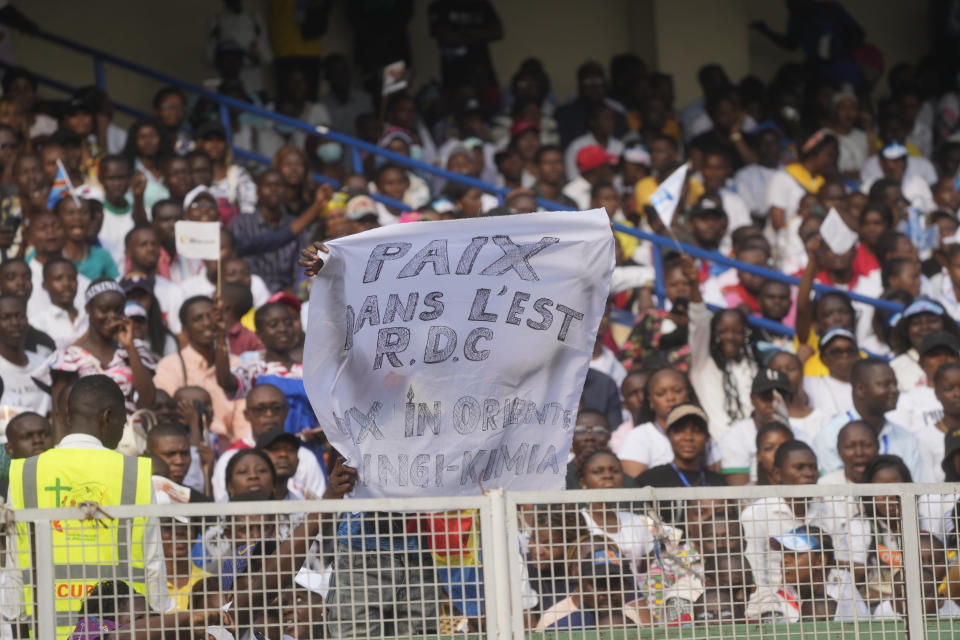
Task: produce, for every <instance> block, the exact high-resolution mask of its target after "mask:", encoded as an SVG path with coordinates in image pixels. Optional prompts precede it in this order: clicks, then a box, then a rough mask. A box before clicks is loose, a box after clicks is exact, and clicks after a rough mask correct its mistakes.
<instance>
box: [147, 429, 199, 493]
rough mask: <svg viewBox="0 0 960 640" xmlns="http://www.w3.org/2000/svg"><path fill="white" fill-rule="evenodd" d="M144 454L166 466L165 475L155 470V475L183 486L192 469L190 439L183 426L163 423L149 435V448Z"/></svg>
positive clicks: (151, 430)
mask: <svg viewBox="0 0 960 640" xmlns="http://www.w3.org/2000/svg"><path fill="white" fill-rule="evenodd" d="M144 454H145V455H147V456H148V457H152V458H159V459H160V460H162V461H163V464H164V465H166V468H165V469H164V470H163V471H164V472H165V473H159V472H158V471H157V470H156V469H155V470H154V475H162V476H163V477H164V478H167V479H169V480H172V481H173V482H175V483H177V484H179V485H183V483H184V482H183V481H184V478H186V475H187V470H188V469H189V468H190V439H189V437H188V436H187V430H186V429H185V428H184V427H183V425H180V424H177V423H174V422H162V423H160V424H158V425H156V426H155V427H153V428H152V429H150V431H149V433H147V447H146V449H145V450H144Z"/></svg>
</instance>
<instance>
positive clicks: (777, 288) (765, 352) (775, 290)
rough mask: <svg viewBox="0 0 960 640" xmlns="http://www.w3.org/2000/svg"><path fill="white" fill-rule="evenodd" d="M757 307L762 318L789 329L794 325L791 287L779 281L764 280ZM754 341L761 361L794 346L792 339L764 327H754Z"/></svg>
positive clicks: (758, 293)
mask: <svg viewBox="0 0 960 640" xmlns="http://www.w3.org/2000/svg"><path fill="white" fill-rule="evenodd" d="M757 306H758V307H759V308H760V317H761V318H763V319H764V320H770V321H771V322H776V323H778V324H782V325H784V326H785V327H789V326H790V325H792V324H794V319H793V318H792V317H790V316H791V313H790V312H791V311H793V300H792V299H791V294H790V285H789V284H787V283H786V282H780V281H778V280H764V281H763V284H761V285H760V290H759V291H758V292H757ZM752 337H753V341H754V344H755V345H756V347H755V348H756V349H757V351H758V353H759V354H760V355H761V359H762V358H763V357H764V356H768V357H769V356H771V355H773V354H774V353H779V352H782V350H783V349H789V348H790V347H791V346H792V345H793V340H792V338H790V337H788V336H784V335H782V334H778V333H775V332H773V331H771V330H768V329H765V328H763V327H753V336H752Z"/></svg>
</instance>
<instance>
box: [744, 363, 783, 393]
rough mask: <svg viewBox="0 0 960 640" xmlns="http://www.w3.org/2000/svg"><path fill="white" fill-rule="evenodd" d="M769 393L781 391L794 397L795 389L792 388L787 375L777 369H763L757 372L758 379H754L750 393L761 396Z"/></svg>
mask: <svg viewBox="0 0 960 640" xmlns="http://www.w3.org/2000/svg"><path fill="white" fill-rule="evenodd" d="M767 391H779V392H780V393H786V394H788V395H791V396H792V395H793V389H792V388H791V387H790V379H789V378H787V374H785V373H783V372H782V371H777V370H776V369H770V368H763V369H760V371H758V372H757V377H755V378H754V379H753V386H752V387H750V393H752V394H754V395H759V394H761V393H766V392H767Z"/></svg>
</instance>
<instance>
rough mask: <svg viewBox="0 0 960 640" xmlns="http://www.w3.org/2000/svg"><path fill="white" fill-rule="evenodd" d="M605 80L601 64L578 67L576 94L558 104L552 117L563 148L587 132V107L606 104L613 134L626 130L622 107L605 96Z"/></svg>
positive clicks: (593, 62)
mask: <svg viewBox="0 0 960 640" xmlns="http://www.w3.org/2000/svg"><path fill="white" fill-rule="evenodd" d="M606 93H607V80H606V76H605V74H604V70H603V67H602V66H601V65H600V63H598V62H596V61H593V60H590V61H587V62H585V63H583V64H582V65H580V66H579V67H578V68H577V96H576V97H575V98H574V99H572V100H570V101H569V102H566V103H565V104H562V105H560V106H559V107H557V110H556V111H555V112H554V117H555V118H556V119H557V128H558V129H559V132H560V146H561V147H564V148H566V147H567V146H568V145H570V143H571V142H572V141H573V140H574V139H575V138H577V137H578V136H581V135H583V134H584V133H586V132H587V114H588V113H589V111H590V109H591V108H593V107H596V106H597V105H600V104H606V105H607V106H609V107H611V108H612V109H614V111H615V116H614V118H615V122H614V131H613V133H614V135H623V133H624V132H625V131H626V129H627V123H626V118H625V117H624V115H623V106H622V105H620V104H619V103H618V102H616V101H614V100H612V99H610V98H607V97H606Z"/></svg>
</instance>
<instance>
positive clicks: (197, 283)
mask: <svg viewBox="0 0 960 640" xmlns="http://www.w3.org/2000/svg"><path fill="white" fill-rule="evenodd" d="M180 290H181V292H182V293H183V299H184V300H186V299H188V298H192V297H193V296H208V297H210V298H212V297H213V294H214V293H216V292H217V285H215V284H214V283H212V282H210V279H209V278H207V274H206V273H201V274H198V275H195V276H190V277H189V278H187V279H186V280H184V281H183V282H181V283H180ZM250 293H251V294H253V308H254V309H256V308H257V307H260V306H262V305H263V304H265V303H266V301H267V298H269V297H270V290H269V289H267V285H266V284H265V283H264V282H263V278H261V277H260V276H258V275H256V274H251V275H250Z"/></svg>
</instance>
